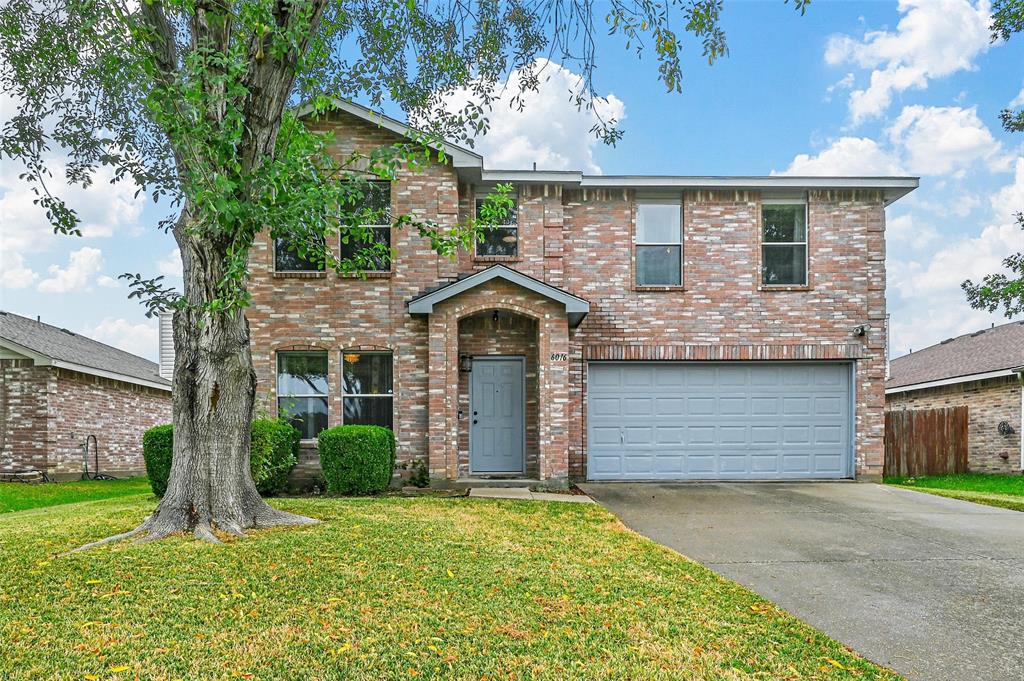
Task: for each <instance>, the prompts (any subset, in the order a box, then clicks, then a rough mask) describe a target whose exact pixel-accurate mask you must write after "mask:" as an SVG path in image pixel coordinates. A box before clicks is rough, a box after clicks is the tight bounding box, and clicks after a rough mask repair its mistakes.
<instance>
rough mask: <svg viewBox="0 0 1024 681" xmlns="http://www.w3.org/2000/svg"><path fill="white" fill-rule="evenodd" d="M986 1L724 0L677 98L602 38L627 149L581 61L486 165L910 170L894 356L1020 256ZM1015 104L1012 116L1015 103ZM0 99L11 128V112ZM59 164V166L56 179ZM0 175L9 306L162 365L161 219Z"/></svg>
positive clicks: (934, 332) (553, 70)
mask: <svg viewBox="0 0 1024 681" xmlns="http://www.w3.org/2000/svg"><path fill="white" fill-rule="evenodd" d="M987 13H988V6H987V4H985V3H978V2H970V1H968V0H918V1H916V2H900V3H895V2H868V3H858V2H841V3H840V2H820V3H814V4H812V5H811V7H810V8H809V9H808V11H807V13H806V15H804V16H800V15H799V14H798V13H797V12H795V11H794V10H793V9H792V6H791V5H785V4H783V3H782V2H781V0H780V1H774V0H765V1H764V2H730V1H728V0H727V2H726V7H725V14H724V27H725V29H726V33H727V36H728V40H729V45H730V55H729V56H728V57H727V58H724V59H722V60H720V61H718V62H717V63H716V64H715V65H714V66H711V67H709V66H708V65H707V64H706V63H705V62H704V61H703V59H702V58H701V57H700V50H699V46H698V45H697V44H696V43H695V42H694V41H690V42H689V43H688V44H687V47H686V49H685V54H686V59H685V73H684V81H683V92H682V93H681V94H676V93H666V92H665V91H664V88H663V87H662V86H661V85H660V84H659V83H658V82H657V80H656V65H655V62H654V60H653V59H651V58H650V57H649V56H645V57H644V58H642V59H641V60H640V61H637V59H636V58H635V57H634V56H633V54H632V53H630V52H627V51H625V50H624V49H623V47H622V43H621V41H620V40H619V39H618V38H606V37H605V38H602V39H601V45H600V47H601V50H600V53H599V70H598V73H597V84H598V86H599V87H600V88H601V90H602V91H603V92H604V93H605V94H606V95H607V96H608V101H607V102H606V103H604V104H602V105H601V109H602V110H603V111H605V112H606V113H610V114H613V115H617V116H620V117H621V118H622V127H623V128H624V129H625V137H624V138H623V140H622V141H621V142H620V143H619V144H618V145H617V146H616V147H614V148H612V147H606V146H604V145H602V144H600V143H597V142H595V141H594V140H593V139H592V138H591V137H590V136H589V135H588V132H587V131H588V130H589V128H590V126H591V125H592V123H593V120H592V119H591V117H590V115H588V114H587V113H586V112H583V113H580V112H577V111H575V110H574V109H573V107H572V106H571V105H570V104H569V102H568V91H569V89H570V88H572V87H573V86H574V83H575V79H574V76H573V71H572V70H573V65H572V64H567V65H566V67H565V68H560V67H558V66H555V65H550V66H548V67H547V68H546V69H545V75H546V76H547V80H545V81H544V84H543V86H542V87H541V90H540V92H539V93H537V94H536V95H532V96H531V97H530V98H529V99H528V102H527V109H526V111H525V112H524V113H522V114H519V113H516V112H513V111H511V110H509V109H508V108H507V107H505V106H502V105H500V104H499V106H498V107H497V108H496V110H495V112H494V113H493V115H492V132H491V134H490V135H489V136H488V138H486V139H483V140H480V141H479V143H478V144H479V149H480V150H481V151H483V152H484V154H485V158H486V161H485V162H486V164H487V165H488V166H489V167H494V168H511V167H524V168H528V167H530V165H531V164H532V163H533V162H537V164H538V167H539V168H542V169H557V168H571V169H582V170H584V171H586V172H603V173H606V174H628V173H637V174H680V175H744V174H768V173H773V172H775V173H783V172H794V173H797V174H863V175H879V174H912V175H920V176H921V188H920V189H919V190H918V191H917V192H915V193H914V194H912V195H911V196H910V197H908V198H905V199H903V200H901V201H900V202H898V203H897V204H895V205H894V206H892V207H890V208H889V210H888V212H887V221H888V243H887V248H888V271H889V274H888V288H887V299H888V304H889V311H890V313H891V315H892V349H893V354H894V355H898V354H902V353H904V352H906V351H907V350H908V349H910V348H914V349H920V348H923V347H925V346H927V345H930V344H932V343H935V342H938V341H940V340H942V339H944V338H947V337H950V336H954V335H957V334H960V333H965V332H968V331H971V330H974V329H976V328H980V327H982V326H988V325H989V324H991V323H996V324H998V323H1003V322H1005V321H1006V319H1005V318H1003V317H1001V316H998V315H988V314H985V313H981V312H978V311H974V310H971V309H970V308H969V307H968V306H967V304H966V303H965V302H964V299H963V294H962V293H961V292H960V289H959V282H960V281H961V280H963V279H964V278H966V277H979V276H980V275H982V274H984V273H986V272H989V271H994V270H995V269H998V267H999V261H1000V260H1001V259H1002V257H1004V256H1005V255H1006V254H1007V253H1008V252H1009V251H1010V249H1014V250H1019V249H1020V248H1022V247H1024V232H1021V231H1020V230H1018V229H1016V228H1015V226H1014V224H1013V221H1012V215H1011V214H1012V212H1013V211H1014V210H1020V209H1024V157H1022V148H1024V146H1022V145H1024V135H1017V136H1012V135H1008V134H1006V133H1004V132H1003V131H1002V130H1001V128H1000V127H999V121H998V113H999V111H1000V110H1001V109H1003V108H1005V107H1006V106H1008V105H1010V104H1011V103H1012V102H1016V103H1017V104H1019V103H1024V68H1022V67H1024V38H1021V37H1018V38H1017V39H1015V40H1014V41H1011V42H1010V43H1009V44H997V45H990V44H989V35H988V30H987V25H988V18H987ZM1015 105H1016V104H1015ZM12 106H13V105H12V103H11V102H10V101H9V100H6V101H5V100H3V99H2V98H0V119H5V118H6V117H7V116H9V115H10V112H11V111H12ZM59 163H60V159H59V158H55V159H54V167H56V168H59ZM17 173H18V169H17V168H16V167H12V164H10V163H5V165H4V167H3V168H0V258H2V261H0V308H3V309H6V310H10V311H13V312H17V313H19V314H24V315H27V316H34V315H41V316H42V317H43V319H44V320H45V321H48V322H50V323H52V324H57V325H60V326H64V327H67V328H69V329H72V330H75V331H79V332H81V333H85V334H88V335H91V336H93V337H95V338H97V339H99V340H102V341H104V342H108V343H111V344H114V345H118V346H120V347H123V348H125V349H127V350H129V351H132V352H136V353H138V354H141V355H143V356H147V357H150V358H155V356H156V325H155V323H154V322H153V321H152V320H147V319H146V318H145V316H144V315H143V310H142V308H141V306H140V305H139V304H138V303H137V302H136V301H129V300H128V299H127V290H126V289H125V287H124V285H123V284H120V283H119V282H118V281H117V280H116V277H117V275H118V274H121V273H122V272H128V271H130V272H142V273H143V274H158V273H164V274H167V275H169V277H170V278H171V281H175V276H176V275H175V271H176V263H175V258H174V244H173V241H172V239H171V238H170V237H169V236H166V235H164V234H162V233H160V232H158V231H157V230H156V229H155V224H156V221H157V220H158V219H159V217H160V216H161V215H162V211H161V209H160V207H157V208H154V207H152V206H147V205H145V204H144V203H143V201H142V200H136V199H134V198H133V196H132V194H133V190H132V189H131V188H130V187H128V186H113V187H112V186H110V185H108V184H105V183H102V182H99V183H97V186H96V187H93V188H92V189H90V190H82V189H80V188H70V189H69V190H68V191H69V193H70V195H71V197H72V200H73V203H74V204H75V205H76V206H77V207H78V208H79V209H80V213H81V215H82V217H83V218H84V231H85V233H86V237H84V238H80V239H75V238H70V237H57V236H53V235H52V234H51V233H50V230H49V228H48V227H47V225H46V222H45V218H44V217H43V216H42V214H41V212H40V211H39V210H38V209H37V208H36V207H35V206H33V205H32V198H33V196H32V195H31V193H30V191H29V190H28V189H27V188H26V187H25V186H23V185H22V184H20V183H19V181H18V179H17Z"/></svg>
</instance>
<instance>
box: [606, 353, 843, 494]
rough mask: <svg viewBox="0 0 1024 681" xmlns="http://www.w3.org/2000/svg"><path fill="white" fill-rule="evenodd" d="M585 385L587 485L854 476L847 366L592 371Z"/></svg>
mask: <svg viewBox="0 0 1024 681" xmlns="http://www.w3.org/2000/svg"><path fill="white" fill-rule="evenodd" d="M589 377H590V378H589V381H588V386H589V393H590V394H589V397H588V412H587V418H588V434H589V439H588V442H589V445H588V449H589V451H588V457H589V458H588V461H589V462H590V463H589V464H588V475H589V477H590V478H591V479H595V480H612V479H634V480H646V479H660V480H687V479H701V480H713V479H725V480H742V479H761V480H765V479H767V480H770V479H790V478H840V477H844V476H848V475H849V474H850V473H851V472H852V427H851V419H850V415H851V408H852V406H851V396H850V365H849V364H840V363H835V364H825V363H806V364H789V363H785V364H782V363H780V364H766V363H756V362H750V363H744V364H739V363H684V362H664V363H655V362H637V363H628V362H622V363H592V364H591V365H590V373H589Z"/></svg>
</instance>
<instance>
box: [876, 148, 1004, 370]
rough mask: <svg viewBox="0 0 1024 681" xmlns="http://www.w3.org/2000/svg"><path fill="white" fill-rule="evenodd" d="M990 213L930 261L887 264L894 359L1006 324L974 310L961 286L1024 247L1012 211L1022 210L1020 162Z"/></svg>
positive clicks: (893, 260) (996, 195)
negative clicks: (989, 218) (970, 233)
mask: <svg viewBox="0 0 1024 681" xmlns="http://www.w3.org/2000/svg"><path fill="white" fill-rule="evenodd" d="M992 208H993V220H992V222H991V223H990V224H988V225H987V226H985V227H984V228H983V229H981V231H980V232H977V233H976V235H975V236H968V237H965V238H961V239H957V240H955V241H951V242H948V243H947V244H946V245H945V246H943V247H942V248H941V249H939V250H938V251H937V252H936V253H934V255H932V256H931V257H919V258H908V259H897V258H890V259H889V261H888V263H887V266H888V291H887V295H888V297H889V306H890V310H891V312H892V347H893V350H894V355H898V354H902V353H905V352H906V351H907V350H908V349H909V348H915V349H920V348H923V347H926V346H928V345H931V344H933V343H936V342H938V341H940V340H942V339H944V338H950V337H952V336H957V335H959V334H962V333H967V332H969V331H973V330H976V329H980V328H984V327H986V326H988V325H989V324H991V323H993V322H994V323H1001V322H1005V321H1006V319H1005V318H1004V317H1002V316H1001V315H999V314H989V313H987V312H984V311H981V310H974V309H972V308H971V307H970V306H969V305H968V304H967V299H966V297H965V295H964V293H963V291H962V290H961V289H960V282H962V281H963V280H964V279H973V280H974V281H978V280H980V279H981V278H982V277H984V276H985V275H986V274H991V273H995V272H999V271H1001V270H1002V269H1003V267H1002V261H1003V259H1004V258H1006V256H1007V255H1009V254H1010V253H1014V252H1017V251H1019V250H1020V249H1021V248H1022V247H1024V233H1022V232H1021V229H1020V226H1019V225H1018V224H1016V222H1015V221H1014V219H1013V212H1014V211H1015V210H1020V209H1022V208H1024V159H1018V160H1017V166H1016V175H1015V177H1014V181H1013V183H1011V184H1009V185H1007V186H1006V187H1003V188H1002V189H1000V190H999V191H997V192H995V193H994V194H993V196H992ZM895 221H896V220H893V221H890V223H889V224H890V228H891V227H892V224H893V222H895ZM903 226H904V225H897V231H899V229H900V228H902V227H903Z"/></svg>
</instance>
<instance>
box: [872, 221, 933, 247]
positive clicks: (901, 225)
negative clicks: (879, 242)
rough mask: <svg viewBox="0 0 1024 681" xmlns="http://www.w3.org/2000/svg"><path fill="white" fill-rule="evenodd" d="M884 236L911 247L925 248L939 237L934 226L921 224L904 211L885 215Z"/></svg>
mask: <svg viewBox="0 0 1024 681" xmlns="http://www.w3.org/2000/svg"><path fill="white" fill-rule="evenodd" d="M885 238H886V240H888V241H891V242H896V243H902V244H907V245H909V246H911V247H913V248H925V247H926V246H929V245H930V244H932V243H935V242H936V241H938V240H939V238H940V237H939V233H938V231H937V230H936V229H935V228H934V227H932V226H931V225H929V224H921V223H920V222H919V221H918V220H917V219H916V218H915V217H914V216H913V215H911V214H910V213H906V214H904V215H897V216H895V217H892V218H890V217H888V216H887V217H886V221H885Z"/></svg>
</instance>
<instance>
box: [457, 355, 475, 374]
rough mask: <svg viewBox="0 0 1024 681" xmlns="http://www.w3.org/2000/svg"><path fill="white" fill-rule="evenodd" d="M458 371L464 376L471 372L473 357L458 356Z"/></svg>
mask: <svg viewBox="0 0 1024 681" xmlns="http://www.w3.org/2000/svg"><path fill="white" fill-rule="evenodd" d="M459 371H461V372H462V373H464V374H468V373H469V372H471V371H473V355H459Z"/></svg>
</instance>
